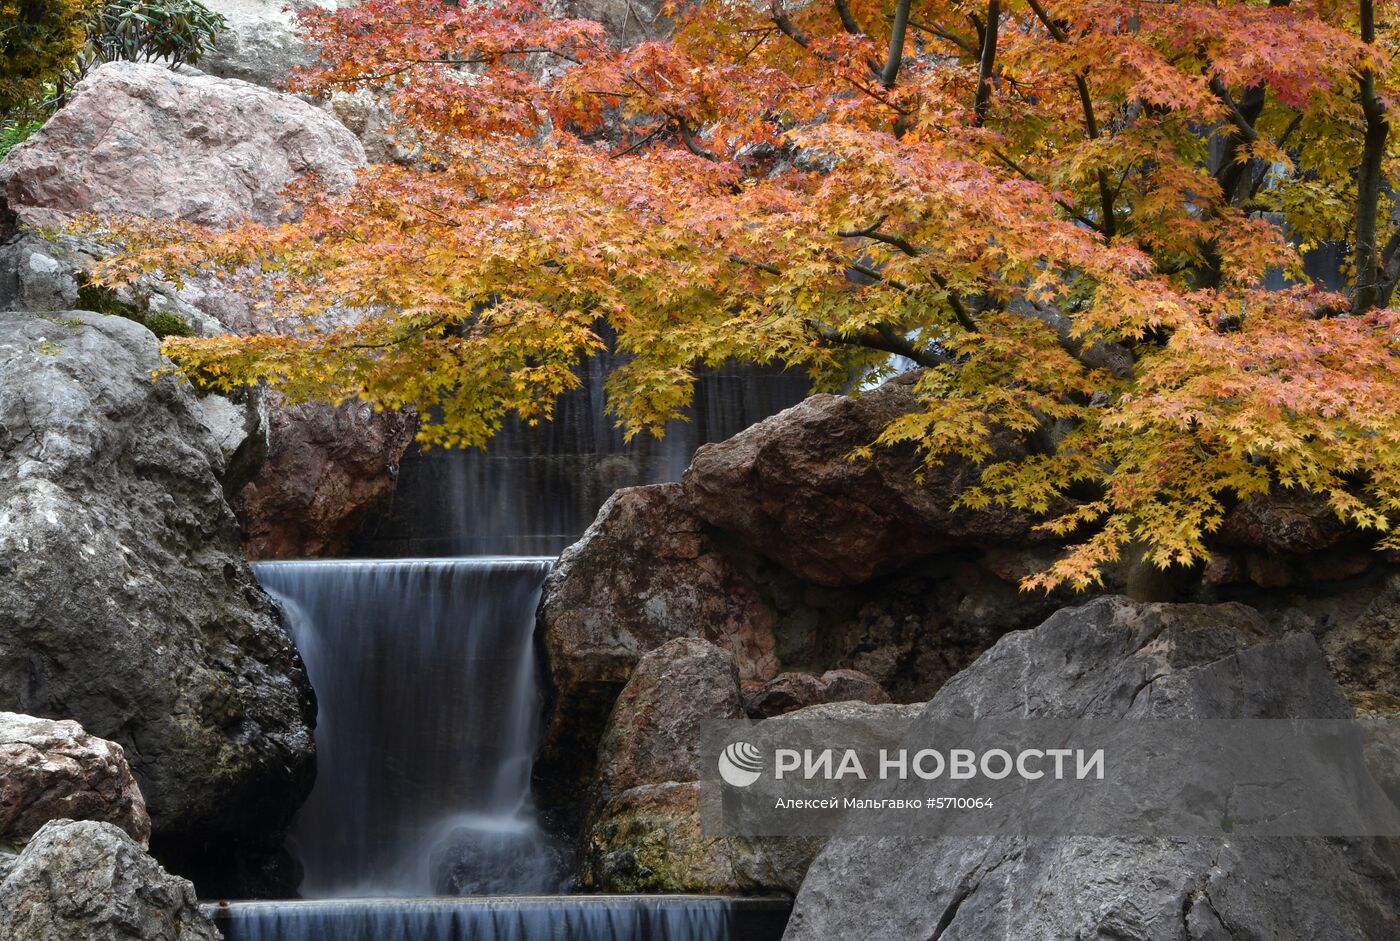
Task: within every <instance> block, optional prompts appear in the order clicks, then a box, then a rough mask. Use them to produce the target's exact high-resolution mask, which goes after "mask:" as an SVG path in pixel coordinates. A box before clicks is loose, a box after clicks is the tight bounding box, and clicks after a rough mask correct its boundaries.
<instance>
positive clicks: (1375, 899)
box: [785, 598, 1400, 941]
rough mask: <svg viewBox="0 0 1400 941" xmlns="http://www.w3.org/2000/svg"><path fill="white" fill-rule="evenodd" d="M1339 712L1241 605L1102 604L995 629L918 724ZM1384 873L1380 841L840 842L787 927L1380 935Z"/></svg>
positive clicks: (1153, 939) (1307, 643)
mask: <svg viewBox="0 0 1400 941" xmlns="http://www.w3.org/2000/svg"><path fill="white" fill-rule="evenodd" d="M1350 715H1351V712H1350V709H1349V707H1348V705H1347V703H1346V700H1345V698H1344V697H1343V695H1342V693H1341V690H1340V689H1338V687H1337V685H1336V683H1335V682H1334V681H1333V680H1332V678H1331V677H1330V676H1329V675H1328V673H1327V668H1326V664H1325V663H1324V661H1323V657H1322V655H1321V653H1320V651H1319V650H1318V648H1317V645H1316V643H1315V642H1314V640H1313V639H1312V638H1311V637H1310V636H1308V635H1305V634H1295V635H1291V636H1286V637H1285V636H1281V635H1280V632H1279V631H1277V630H1275V629H1272V628H1270V626H1269V625H1268V624H1267V623H1266V622H1264V621H1263V620H1262V619H1261V618H1260V617H1259V616H1258V615H1257V614H1256V613H1255V612H1254V611H1252V610H1251V609H1249V608H1245V607H1242V606H1239V605H1213V606H1199V605H1139V604H1134V603H1132V602H1128V601H1126V600H1124V599H1121V598H1106V599H1101V600H1098V601H1095V602H1092V603H1090V604H1088V605H1085V606H1084V607H1080V608H1069V609H1065V610H1063V611H1061V612H1058V613H1057V614H1055V615H1054V616H1052V617H1051V618H1050V619H1049V620H1048V621H1046V622H1045V624H1043V625H1041V626H1040V627H1039V628H1037V629H1036V630H1034V631H1024V632H1018V633H1015V634H1010V635H1008V636H1006V637H1004V638H1003V639H1002V640H1001V641H1000V642H999V643H998V644H997V645H996V646H995V647H993V648H992V649H991V650H990V651H988V652H987V653H986V654H985V655H984V656H983V657H982V658H981V659H979V660H978V661H977V663H975V664H974V665H973V666H972V667H971V668H969V669H968V670H966V671H964V672H963V673H961V674H959V675H958V676H957V677H955V678H954V679H953V680H951V681H950V682H949V683H948V684H947V685H946V686H945V687H944V688H943V689H942V690H941V691H940V692H939V693H938V695H937V696H935V697H934V699H933V700H932V702H930V703H929V705H928V707H927V709H926V711H925V712H924V713H923V714H922V716H921V718H920V721H922V722H929V723H932V722H937V721H940V720H949V719H955V718H956V719H959V720H967V719H971V720H978V719H984V720H988V719H997V718H1003V719H1005V718H1012V717H1044V718H1056V717H1060V718H1070V717H1092V718H1096V719H1120V718H1121V719H1123V720H1126V721H1132V720H1135V719H1173V718H1174V719H1185V718H1189V719H1210V718H1322V719H1326V718H1346V717H1348V716H1350ZM1397 867H1400V848H1397V846H1396V845H1395V844H1394V843H1393V842H1387V841H1381V840H1374V841H1368V840H1341V839H1338V840H1332V839H1319V838H1293V839H1264V838H1258V837H1253V838H1228V837H1226V838H1215V839H1206V838H1181V839H1153V838H1148V837H1123V838H1104V837H1097V838H1084V837H1065V838H1060V839H1044V838H1041V839H1032V840H1029V841H1027V840H1024V839H1017V838H1012V837H979V838H945V839H937V840H934V839H928V840H919V839H911V838H869V837H867V838H853V839H840V840H834V841H832V842H831V843H829V844H828V845H827V847H826V849H825V850H824V851H823V852H822V854H821V856H819V857H818V859H817V861H816V862H815V863H814V864H813V866H812V868H811V870H810V871H809V873H808V876H807V879H806V881H805V882H804V883H803V885H802V890H801V892H800V893H799V894H798V897H797V900H796V907H795V910H794V912H793V916H792V920H791V921H790V923H789V925H788V930H787V934H786V935H785V937H786V938H787V939H789V941H805V939H826V938H836V937H852V936H859V937H865V938H872V939H881V941H884V939H888V941H896V939H899V941H903V939H906V938H938V939H940V941H970V939H982V938H989V937H996V938H1002V937H1014V938H1056V939H1059V938H1104V939H1107V938H1113V939H1118V941H1225V939H1238V941H1244V939H1251V941H1256V939H1257V941H1264V939H1273V941H1285V939H1287V941H1292V939H1296V941H1304V939H1313V938H1329V939H1338V941H1376V939H1380V938H1392V937H1396V936H1397V932H1400V876H1398V875H1397V871H1398V869H1397Z"/></svg>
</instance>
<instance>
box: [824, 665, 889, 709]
mask: <svg viewBox="0 0 1400 941" xmlns="http://www.w3.org/2000/svg"><path fill="white" fill-rule="evenodd" d="M821 681H822V683H823V684H824V685H825V686H826V690H825V692H824V694H823V695H822V701H823V702H863V703H869V704H870V705H872V706H878V705H882V704H884V703H887V702H889V701H890V694H889V693H887V692H885V690H884V689H883V688H882V687H881V686H880V684H879V683H877V682H875V678H874V677H872V676H869V675H867V674H865V673H862V672H860V671H859V670H827V671H826V672H825V673H823V674H822V679H821Z"/></svg>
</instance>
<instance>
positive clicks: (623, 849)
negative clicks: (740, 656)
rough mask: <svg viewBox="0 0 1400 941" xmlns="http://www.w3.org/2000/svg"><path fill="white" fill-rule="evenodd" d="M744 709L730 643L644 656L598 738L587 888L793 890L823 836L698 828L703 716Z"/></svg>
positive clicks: (586, 835)
mask: <svg viewBox="0 0 1400 941" xmlns="http://www.w3.org/2000/svg"><path fill="white" fill-rule="evenodd" d="M799 675H800V674H799ZM808 678H809V679H811V680H813V681H815V682H817V683H818V686H819V687H821V684H820V681H817V680H816V677H808ZM821 688H824V687H821ZM819 708H826V707H819ZM743 718H744V709H743V704H742V701H741V699H740V695H739V677H738V672H737V670H736V668H735V664H734V658H733V657H732V656H731V655H730V654H729V653H727V652H726V651H723V650H721V649H720V648H718V647H716V646H715V645H713V644H711V643H708V642H706V641H703V640H697V639H693V638H680V639H677V640H672V641H669V642H667V643H665V644H663V645H662V646H660V647H658V648H656V649H655V650H653V651H651V652H650V653H648V654H646V656H644V657H642V659H641V661H640V662H639V663H638V664H637V669H636V671H635V672H634V673H633V674H632V678H631V680H629V681H628V683H627V686H626V688H624V689H623V691H622V694H621V695H620V696H618V699H617V705H616V707H615V708H614V709H613V712H612V717H611V719H610V721H609V723H608V728H607V731H606V733H605V734H604V735H603V739H602V742H601V743H600V745H599V746H598V775H597V779H596V781H595V783H594V786H593V788H592V791H591V795H590V796H591V801H590V806H589V812H588V815H587V818H586V819H585V821H584V827H583V838H582V841H581V843H582V845H581V847H580V859H581V862H582V864H581V866H580V876H579V878H580V883H581V885H582V886H583V887H584V888H587V889H592V890H596V891H601V892H702V893H716V892H728V893H733V892H754V891H771V890H773V889H782V890H786V891H789V892H792V891H796V888H797V886H798V885H799V884H800V883H801V881H802V874H803V873H804V872H805V871H806V868H807V865H808V864H809V863H810V862H811V859H812V857H813V856H814V855H815V854H816V852H817V850H818V849H819V848H820V846H821V842H822V841H820V840H810V839H809V840H794V839H759V838H755V839H744V838H740V837H716V836H712V835H708V834H706V833H704V832H703V830H702V828H701V785H700V783H699V782H700V780H701V779H702V778H704V777H705V774H706V772H707V771H708V770H709V769H708V768H706V767H705V766H704V764H703V758H704V756H703V755H702V754H701V746H702V745H703V744H704V742H705V724H706V723H707V722H713V721H722V720H731V721H734V720H742V719H743Z"/></svg>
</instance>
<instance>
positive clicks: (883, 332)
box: [729, 255, 953, 367]
mask: <svg viewBox="0 0 1400 941" xmlns="http://www.w3.org/2000/svg"><path fill="white" fill-rule="evenodd" d="M729 260H730V261H732V262H735V263H736V264H740V265H747V266H748V267H750V268H756V269H758V270H759V271H764V272H767V273H768V274H772V275H778V276H781V275H782V274H783V270H782V269H781V268H779V267H778V266H776V265H770V264H768V263H767V262H762V261H755V260H754V259H752V258H745V257H744V256H743V255H730V256H729ZM841 264H844V265H846V267H848V268H850V269H851V270H852V271H856V272H858V273H860V274H863V275H865V276H866V277H868V278H872V279H874V280H876V281H884V282H885V283H886V284H888V285H890V286H891V287H893V288H895V289H896V290H899V291H905V292H907V291H908V290H909V286H908V285H906V284H903V283H901V282H899V281H895V280H892V279H890V278H886V277H885V276H884V275H882V274H881V273H880V272H878V271H876V270H875V269H874V268H871V267H869V266H868V265H862V264H861V263H860V262H858V261H849V260H842V261H841ZM807 326H808V327H810V328H812V330H813V331H815V332H816V334H817V336H818V338H819V339H821V340H824V341H826V342H828V343H840V344H842V345H843V346H863V347H865V348H867V349H872V350H880V351H881V352H884V353H893V354H895V355H896V356H903V357H905V358H906V359H909V360H912V361H913V362H915V363H918V364H919V365H920V366H925V367H929V366H939V365H944V364H947V363H951V362H953V360H952V359H951V358H949V357H947V356H943V355H941V354H939V353H937V352H935V351H933V350H929V349H925V348H922V347H918V346H915V345H914V344H913V343H912V342H910V341H909V339H908V338H907V337H903V336H900V334H899V333H898V332H897V331H896V330H895V329H894V328H893V327H891V326H890V325H889V324H886V323H881V324H876V325H875V327H874V330H875V333H874V334H861V335H859V336H845V335H843V334H841V333H838V332H837V331H835V330H833V329H831V328H830V327H826V326H823V325H822V324H819V323H817V322H816V321H815V320H809V321H807Z"/></svg>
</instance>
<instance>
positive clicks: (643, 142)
mask: <svg viewBox="0 0 1400 941" xmlns="http://www.w3.org/2000/svg"><path fill="white" fill-rule="evenodd" d="M668 127H670V122H668V121H662V122H661V123H660V124H658V125H656V127H654V128H652V129H651V130H650V131H648V132H647V134H646V136H644V137H643V138H642V139H641V140H639V141H637V142H636V143H635V144H632V145H631V146H629V147H627V148H626V149H624V150H619V151H618V152H617V153H615V154H612V155H611V156H612V158H613V159H614V160H616V159H617V158H618V157H625V156H627V155H628V154H631V153H636V152H637V151H639V150H641V149H642V148H643V147H645V146H646V145H647V144H649V143H651V142H652V141H653V140H655V139H656V135H658V134H660V133H661V132H662V131H664V130H666V128H668Z"/></svg>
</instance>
